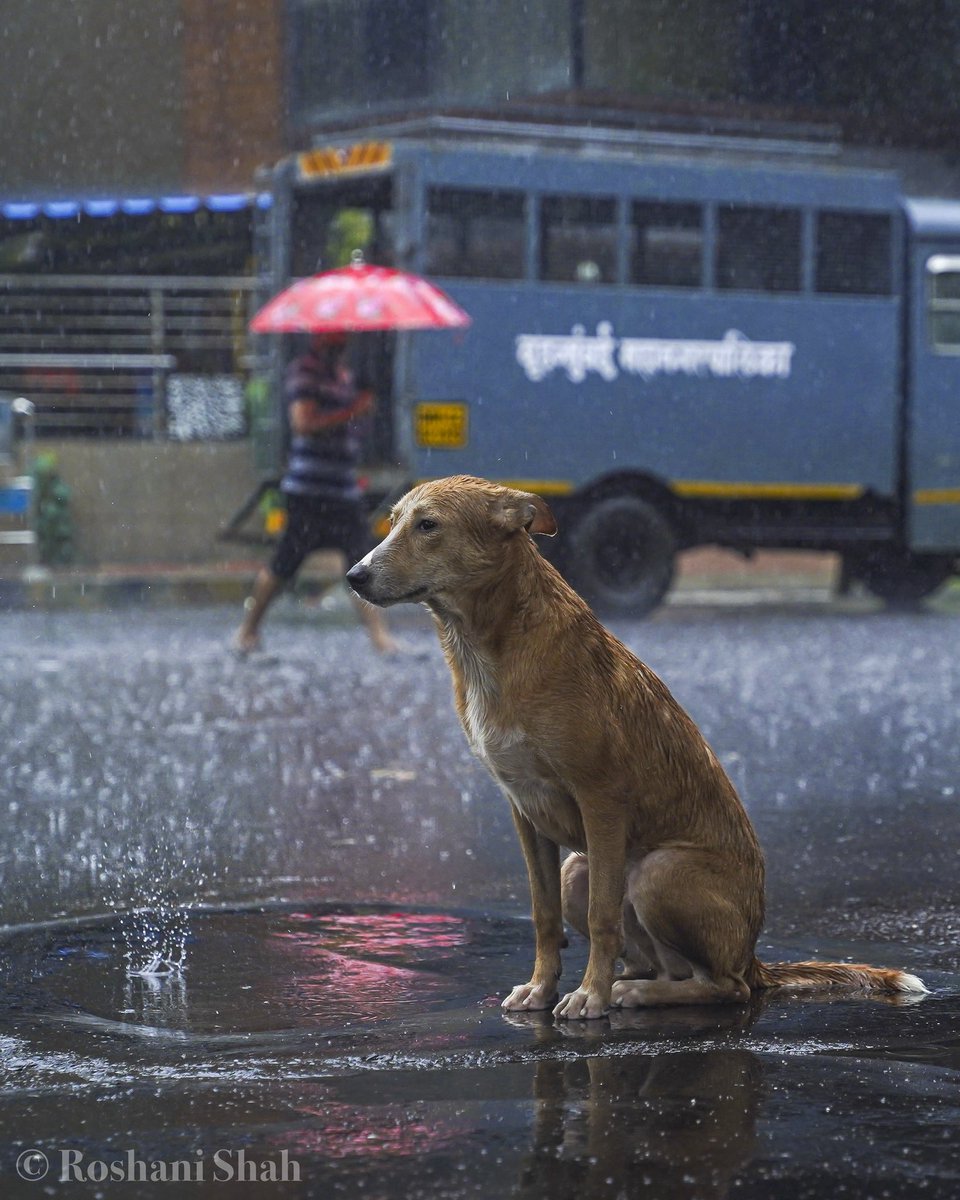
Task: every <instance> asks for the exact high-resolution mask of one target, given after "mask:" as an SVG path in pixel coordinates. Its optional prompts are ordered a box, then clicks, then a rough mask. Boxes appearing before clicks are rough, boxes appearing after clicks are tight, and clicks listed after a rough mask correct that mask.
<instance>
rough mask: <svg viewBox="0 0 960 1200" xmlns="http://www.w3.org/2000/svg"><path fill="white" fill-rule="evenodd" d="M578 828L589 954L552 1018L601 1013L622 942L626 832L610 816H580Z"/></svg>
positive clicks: (594, 1015)
mask: <svg viewBox="0 0 960 1200" xmlns="http://www.w3.org/2000/svg"><path fill="white" fill-rule="evenodd" d="M607 816H608V814H607ZM583 826H584V834H585V835H586V840H587V867H588V870H589V901H588V907H587V927H588V929H589V931H590V957H589V958H588V959H587V969H586V971H585V972H584V974H583V980H582V982H581V984H580V986H579V987H578V988H577V989H576V991H573V992H568V993H567V994H566V995H565V996H564V997H563V999H562V1000H561V1001H560V1003H559V1004H558V1005H557V1007H556V1008H555V1009H554V1010H553V1015H554V1016H555V1017H564V1018H567V1019H570V1020H574V1019H578V1018H580V1019H583V1018H585V1019H588V1020H589V1019H593V1018H595V1017H602V1016H603V1015H604V1013H606V1012H607V1010H608V1009H609V1008H610V990H611V988H612V987H613V972H614V967H615V966H616V961H617V956H618V954H619V953H620V949H621V944H622V941H623V926H622V923H621V922H622V909H623V891H624V876H625V870H626V830H625V829H624V828H623V826H622V824H621V823H620V822H619V821H617V820H615V819H614V820H609V819H604V818H603V816H601V818H600V819H597V818H594V819H593V820H587V819H586V814H584V822H583Z"/></svg>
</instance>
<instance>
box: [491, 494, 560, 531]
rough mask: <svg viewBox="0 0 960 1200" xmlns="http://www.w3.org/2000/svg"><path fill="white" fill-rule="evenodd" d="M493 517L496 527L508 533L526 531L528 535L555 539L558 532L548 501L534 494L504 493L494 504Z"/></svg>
mask: <svg viewBox="0 0 960 1200" xmlns="http://www.w3.org/2000/svg"><path fill="white" fill-rule="evenodd" d="M491 516H492V520H493V523H494V525H496V526H497V527H498V528H500V529H503V530H505V531H506V532H507V533H516V532H518V531H519V530H521V529H525V530H526V531H527V533H542V534H545V535H546V536H547V537H553V535H554V534H555V533H556V532H557V523H556V521H555V520H554V519H553V513H552V512H551V511H550V508H549V506H548V505H547V502H546V500H541V499H540V497H539V496H535V495H534V494H533V493H532V492H514V491H504V494H503V495H502V496H500V497H499V498H498V499H497V500H496V501H495V502H494V506H493V512H492V514H491Z"/></svg>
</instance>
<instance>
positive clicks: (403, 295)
mask: <svg viewBox="0 0 960 1200" xmlns="http://www.w3.org/2000/svg"><path fill="white" fill-rule="evenodd" d="M469 324H470V318H469V316H467V314H466V313H465V312H464V311H463V309H462V308H460V306H459V305H457V304H454V302H453V301H452V300H451V299H450V297H449V296H447V295H446V294H445V293H444V292H442V291H441V290H440V289H439V288H438V287H434V285H433V284H432V283H427V281H426V280H425V279H421V278H420V277H419V276H418V275H409V274H407V273H406V272H404V271H395V270H393V269H392V268H390V267H374V266H368V265H367V264H366V263H362V262H354V263H353V264H351V265H350V266H349V267H341V268H340V269H339V270H336V271H323V272H321V274H319V275H311V276H310V278H309V279H301V280H299V281H298V282H297V283H293V284H291V285H290V287H288V288H286V289H284V291H282V292H280V294H279V295H277V296H274V298H273V299H272V300H270V301H269V302H268V303H267V304H265V305H264V306H263V308H261V309H260V311H259V312H258V313H257V315H256V316H255V317H254V318H253V320H252V321H251V322H250V328H251V330H252V331H253V332H254V333H362V332H364V331H365V330H374V329H457V328H461V327H463V326H464V325H469Z"/></svg>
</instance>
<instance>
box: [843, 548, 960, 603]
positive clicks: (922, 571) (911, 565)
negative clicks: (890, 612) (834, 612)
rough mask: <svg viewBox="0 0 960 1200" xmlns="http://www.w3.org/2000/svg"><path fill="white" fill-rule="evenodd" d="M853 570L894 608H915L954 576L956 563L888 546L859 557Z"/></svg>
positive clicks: (933, 555)
mask: <svg viewBox="0 0 960 1200" xmlns="http://www.w3.org/2000/svg"><path fill="white" fill-rule="evenodd" d="M850 571H851V573H852V574H853V575H855V576H856V577H857V578H858V579H859V580H860V581H861V582H862V583H863V585H864V586H865V587H866V588H867V589H868V591H871V592H872V593H873V594H874V595H875V596H876V597H877V599H879V600H882V601H883V602H884V603H885V604H887V605H888V606H889V607H890V608H912V607H913V606H914V605H916V604H919V603H920V601H921V600H923V599H925V598H926V597H927V596H929V595H932V593H933V592H935V591H936V590H937V588H938V587H940V585H941V584H943V583H945V582H946V581H947V579H949V578H950V576H951V575H952V574H953V572H954V564H953V560H952V559H950V558H944V557H942V556H940V555H937V554H911V553H910V552H909V551H908V550H895V549H891V548H888V547H884V548H877V549H876V550H873V551H872V552H871V553H869V554H868V555H866V556H865V557H864V558H857V559H855V560H854V561H853V562H852V563H851V564H850Z"/></svg>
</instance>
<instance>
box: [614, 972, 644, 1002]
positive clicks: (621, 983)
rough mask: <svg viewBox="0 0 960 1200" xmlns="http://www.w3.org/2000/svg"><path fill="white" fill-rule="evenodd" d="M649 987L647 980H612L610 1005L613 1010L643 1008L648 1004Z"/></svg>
mask: <svg viewBox="0 0 960 1200" xmlns="http://www.w3.org/2000/svg"><path fill="white" fill-rule="evenodd" d="M649 985H650V980H648V979H617V980H614V984H613V990H612V992H611V995H610V1003H611V1004H613V1005H614V1007H615V1008H643V1007H644V1005H645V1004H646V1003H648V1001H647V995H648V991H649Z"/></svg>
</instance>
